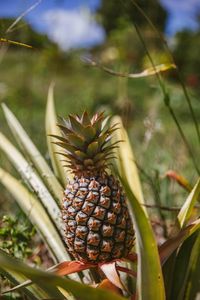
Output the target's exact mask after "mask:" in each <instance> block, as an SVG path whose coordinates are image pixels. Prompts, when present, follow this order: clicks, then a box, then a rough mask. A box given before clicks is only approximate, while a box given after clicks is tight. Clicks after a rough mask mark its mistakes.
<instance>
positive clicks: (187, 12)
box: [0, 0, 200, 51]
mask: <svg viewBox="0 0 200 300" xmlns="http://www.w3.org/2000/svg"><path fill="white" fill-rule="evenodd" d="M108 1H109V0H108ZM160 1H161V3H162V5H163V6H164V7H165V8H166V9H167V11H168V14H169V16H168V20H167V26H166V34H167V36H173V35H174V34H175V33H176V32H177V31H180V30H182V29H184V28H189V29H192V30H195V29H197V27H198V23H197V21H196V20H195V15H196V13H197V12H199V14H200V0H160ZM35 4H37V6H36V7H34V9H32V10H31V11H30V12H29V13H27V14H26V16H25V19H26V20H27V21H28V22H29V23H30V24H31V25H32V26H33V28H34V29H36V30H37V31H39V32H41V33H46V34H47V35H48V36H49V38H50V39H52V40H53V41H54V42H56V43H58V45H59V46H60V48H61V49H63V50H66V51H67V50H69V49H72V48H78V47H91V46H93V45H97V44H101V43H102V42H103V41H104V39H105V32H104V30H103V28H102V27H101V26H100V25H99V24H98V23H97V22H96V21H95V20H94V18H93V12H95V10H96V9H97V8H98V7H99V5H100V0H0V17H15V18H17V17H18V16H19V15H21V14H22V13H24V12H25V11H26V10H27V9H29V8H30V7H31V6H33V5H35Z"/></svg>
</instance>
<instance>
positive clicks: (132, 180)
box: [111, 116, 144, 204]
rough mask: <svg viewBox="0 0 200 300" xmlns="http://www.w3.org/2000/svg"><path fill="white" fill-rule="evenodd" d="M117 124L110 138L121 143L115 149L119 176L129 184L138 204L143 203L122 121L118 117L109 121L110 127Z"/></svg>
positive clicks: (136, 170)
mask: <svg viewBox="0 0 200 300" xmlns="http://www.w3.org/2000/svg"><path fill="white" fill-rule="evenodd" d="M115 124H117V128H118V129H117V130H116V132H115V134H114V135H113V137H112V141H113V142H117V141H122V142H120V143H119V144H118V147H117V148H116V149H115V152H116V156H117V160H116V163H117V165H118V170H119V172H120V175H121V176H122V177H123V178H126V180H127V181H128V183H129V186H130V187H131V190H132V192H133V193H134V195H135V197H136V198H137V199H138V200H139V202H140V203H142V204H143V203H144V196H143V192H142V187H141V182H140V178H139V174H138V169H137V166H136V163H135V157H134V154H133V151H132V148H131V145H130V141H129V138H128V135H127V132H126V130H125V128H124V127H123V124H122V120H121V118H120V117H119V116H115V117H113V118H112V119H111V126H113V125H115Z"/></svg>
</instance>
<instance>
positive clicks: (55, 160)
mask: <svg viewBox="0 0 200 300" xmlns="http://www.w3.org/2000/svg"><path fill="white" fill-rule="evenodd" d="M45 124H46V135H47V145H48V150H49V155H50V158H51V162H52V166H53V169H54V173H55V174H56V176H57V177H58V178H59V179H60V181H61V182H62V185H63V187H64V186H65V185H66V173H65V172H67V168H65V169H64V167H63V165H62V163H61V160H62V156H60V155H59V154H56V152H59V151H60V147H58V146H57V145H56V144H53V143H52V142H53V141H55V140H53V138H52V137H51V136H50V135H58V136H60V135H61V133H60V130H59V129H58V126H57V117H56V112H55V105H54V98H53V84H51V85H50V87H49V92H48V97H47V107H46V118H45ZM67 175H68V177H70V173H69V174H67Z"/></svg>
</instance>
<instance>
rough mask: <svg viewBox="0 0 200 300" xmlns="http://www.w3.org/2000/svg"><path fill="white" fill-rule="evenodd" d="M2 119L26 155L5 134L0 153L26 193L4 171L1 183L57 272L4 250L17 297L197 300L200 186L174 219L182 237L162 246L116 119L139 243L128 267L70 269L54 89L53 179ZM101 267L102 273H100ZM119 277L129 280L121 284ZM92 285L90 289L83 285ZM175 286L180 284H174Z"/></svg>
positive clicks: (120, 164)
mask: <svg viewBox="0 0 200 300" xmlns="http://www.w3.org/2000/svg"><path fill="white" fill-rule="evenodd" d="M3 111H4V114H5V117H6V120H7V122H8V124H9V126H10V129H11V131H12V133H13V135H14V137H15V139H16V141H17V142H18V144H19V147H20V149H21V151H19V150H18V149H17V148H16V147H15V146H14V145H13V144H11V143H10V142H9V141H8V139H7V138H6V137H5V136H4V135H3V134H2V133H0V149H1V150H2V151H3V152H4V154H5V155H6V156H7V157H8V158H9V160H10V161H11V162H12V164H13V165H14V166H15V168H16V169H17V171H18V172H19V173H20V175H21V176H22V178H23V179H24V183H26V186H25V185H24V184H23V183H22V182H20V181H19V180H17V179H16V178H14V177H13V176H12V175H10V174H9V173H7V172H6V171H5V170H3V169H0V182H1V183H2V184H3V185H4V186H5V187H6V189H7V190H8V191H9V192H10V193H11V194H12V195H13V197H14V198H15V199H16V201H17V203H18V204H19V205H20V207H21V208H22V210H23V211H24V213H25V214H26V215H27V217H28V218H29V219H30V221H31V222H32V224H34V226H35V227H36V230H37V231H38V232H39V233H40V234H41V236H42V239H43V241H44V243H45V244H46V245H47V247H48V249H49V251H50V253H51V255H52V258H53V259H54V262H55V263H56V265H55V266H53V267H52V268H51V270H48V271H41V270H38V269H34V268H32V267H30V266H28V265H26V264H24V263H22V262H20V261H19V260H16V259H15V258H11V257H10V256H8V255H7V254H6V253H5V252H4V251H2V250H1V251H0V266H1V267H0V268H1V272H2V274H3V275H4V276H6V277H7V278H9V279H10V280H11V281H12V282H13V284H14V285H18V286H17V287H16V288H14V289H13V290H15V289H21V290H22V291H23V292H24V293H25V294H26V295H27V296H28V297H29V298H30V299H44V298H48V299H71V298H72V295H73V297H75V298H81V299H100V298H101V299H109V298H111V297H112V299H121V300H122V299H124V298H125V297H128V298H130V297H132V299H134V297H135V295H136V294H137V298H138V299H144V300H146V299H148V300H151V299H153V300H155V299H158V300H162V299H166V297H167V299H183V298H181V297H183V296H184V297H185V298H184V299H189V300H190V299H193V298H191V297H192V295H196V294H197V293H198V292H199V285H198V280H199V268H198V262H199V251H198V249H199V240H200V239H199V229H200V218H199V214H198V213H197V209H198V208H197V209H196V208H195V204H196V202H197V201H198V200H199V197H200V180H198V182H197V184H196V185H195V186H194V188H193V189H192V191H191V192H190V194H189V196H188V198H187V199H186V201H185V204H184V205H183V207H182V208H181V209H180V211H179V212H178V213H177V215H176V222H177V231H176V233H174V235H173V236H172V237H171V238H170V239H168V240H167V241H166V242H165V243H163V244H162V245H161V246H158V245H157V242H156V240H155V237H154V234H153V230H152V227H151V225H150V222H149V216H148V213H147V211H146V210H145V209H144V207H143V204H144V199H143V198H144V196H143V193H142V189H141V184H140V180H139V176H138V172H137V166H136V163H135V160H134V156H133V153H132V150H131V147H130V144H129V140H128V136H127V133H126V131H125V129H124V128H123V125H122V122H121V119H120V118H119V117H114V118H112V119H111V123H112V124H113V125H114V124H116V123H117V124H118V127H119V128H118V130H117V132H116V133H117V135H118V136H117V135H116V136H115V137H114V139H113V140H112V141H113V142H115V141H116V140H115V139H123V143H119V147H118V148H117V149H116V150H115V151H116V153H115V155H116V157H117V160H116V162H117V165H115V168H114V171H113V172H114V173H115V174H116V176H118V177H119V178H120V180H121V182H122V184H123V186H124V189H125V192H126V195H127V198H128V200H129V206H130V212H131V215H132V219H133V223H134V228H135V235H136V249H135V250H134V251H136V253H137V256H136V254H135V252H133V253H132V254H131V255H129V256H128V257H127V259H126V260H117V261H116V260H115V261H111V262H108V263H107V264H95V263H92V264H90V263H88V264H87V263H86V264H84V263H81V262H78V261H71V257H70V255H69V254H68V252H67V249H66V246H65V244H64V242H63V238H64V233H63V231H62V224H61V217H60V205H61V199H62V190H63V186H64V185H65V171H64V168H63V166H62V164H61V160H60V156H59V154H58V155H56V154H55V152H57V151H58V145H56V144H52V143H50V139H51V138H50V136H49V135H59V132H58V129H57V127H56V114H55V109H54V102H53V87H52V86H51V87H50V89H49V96H48V102H47V110H46V132H47V139H48V147H49V154H50V157H51V161H52V167H53V171H52V170H51V168H50V167H49V166H48V164H47V163H46V161H45V160H44V158H43V157H42V155H41V154H40V152H39V151H38V150H37V148H36V147H35V145H34V144H33V143H32V141H31V139H30V138H29V137H28V135H27V134H26V132H25V131H24V129H23V128H22V126H21V125H20V123H19V122H18V120H17V119H16V117H15V116H14V115H13V114H12V112H11V111H10V110H9V109H8V108H7V106H6V105H5V104H4V105H3ZM97 267H98V268H99V269H101V271H100V272H99V269H97ZM180 268H184V273H183V272H182V273H181V274H180V273H179V269H180ZM88 270H89V271H88ZM121 271H123V272H125V274H127V275H126V276H125V277H124V276H121ZM103 274H104V275H103ZM58 275H60V276H61V275H68V277H67V278H63V277H60V276H58ZM86 278H87V281H88V284H84V283H83V282H85V280H86ZM104 278H107V279H106V284H105V281H102V280H103V279H104ZM171 278H173V279H174V280H173V281H172V280H170V279H171ZM99 282H100V284H99ZM108 283H109V284H108ZM91 285H92V286H91ZM115 286H116V288H115ZM94 287H97V288H96V289H95V288H94ZM98 287H99V288H98ZM191 287H192V288H191ZM105 288H107V289H109V291H106V290H105ZM10 291H11V290H10ZM113 291H114V293H113ZM122 292H123V295H122Z"/></svg>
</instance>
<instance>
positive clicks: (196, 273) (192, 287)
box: [184, 232, 200, 300]
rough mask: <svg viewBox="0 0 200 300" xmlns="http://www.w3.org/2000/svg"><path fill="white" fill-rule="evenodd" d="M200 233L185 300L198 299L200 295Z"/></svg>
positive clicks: (194, 251) (193, 255) (193, 251)
mask: <svg viewBox="0 0 200 300" xmlns="http://www.w3.org/2000/svg"><path fill="white" fill-rule="evenodd" d="M199 249H200V232H199V236H198V238H197V239H196V242H195V245H194V247H193V250H192V258H193V261H192V263H191V265H190V270H189V275H188V281H187V287H186V292H185V295H184V297H185V298H184V299H185V300H191V299H196V300H198V296H199V294H200V268H199V266H200V251H199Z"/></svg>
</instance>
